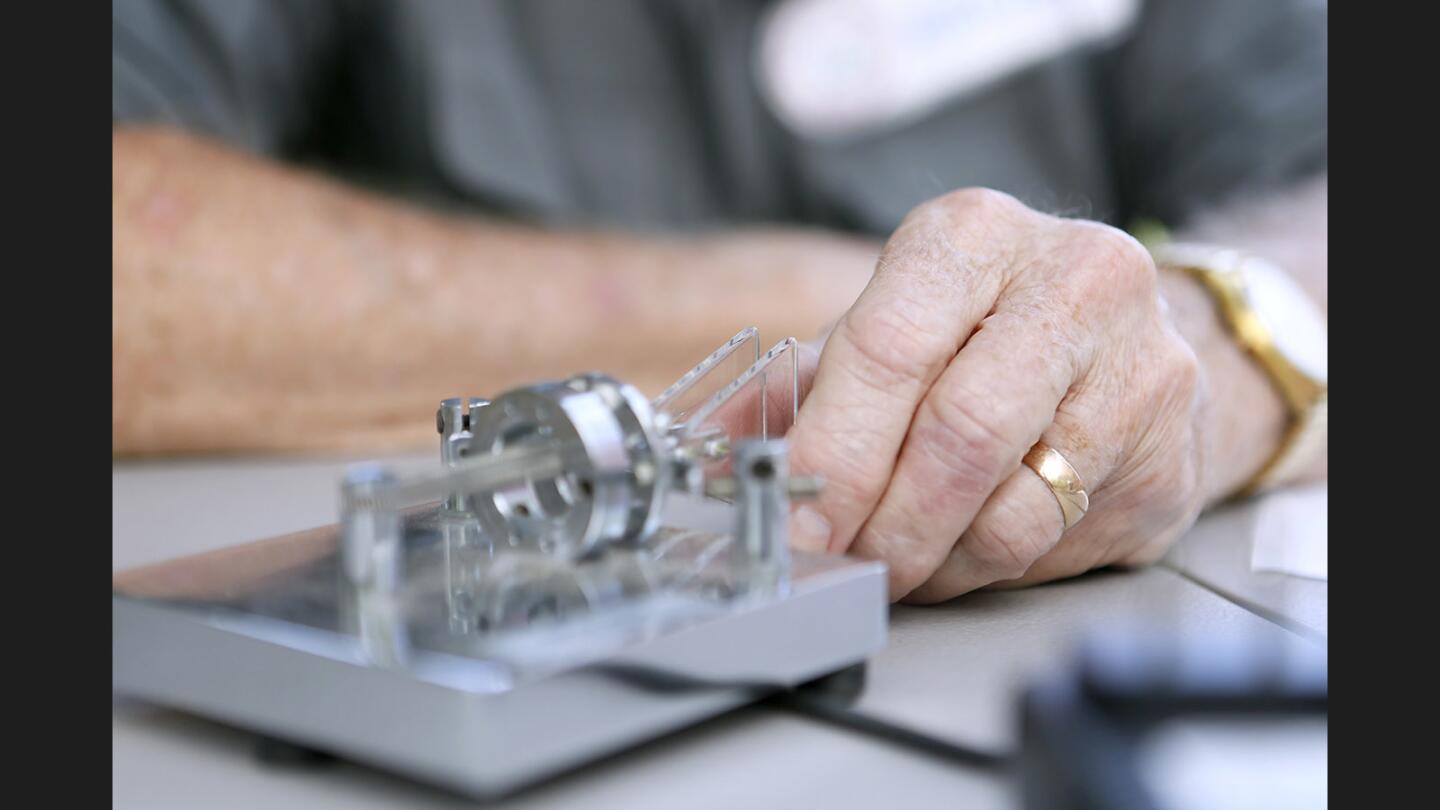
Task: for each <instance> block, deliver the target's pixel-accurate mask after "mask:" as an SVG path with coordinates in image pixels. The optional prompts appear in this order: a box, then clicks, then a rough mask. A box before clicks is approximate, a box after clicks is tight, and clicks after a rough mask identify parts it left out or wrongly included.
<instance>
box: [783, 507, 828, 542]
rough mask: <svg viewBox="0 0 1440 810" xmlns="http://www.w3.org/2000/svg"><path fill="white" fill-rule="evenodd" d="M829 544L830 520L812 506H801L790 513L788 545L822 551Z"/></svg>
mask: <svg viewBox="0 0 1440 810" xmlns="http://www.w3.org/2000/svg"><path fill="white" fill-rule="evenodd" d="M829 545H830V521H828V520H826V519H825V516H824V515H822V514H820V510H818V509H816V508H815V507H813V506H808V505H807V506H801V507H799V508H798V509H796V510H795V511H794V512H793V513H791V515H790V547H791V548H796V549H799V550H801V551H824V550H825V549H826V547H828V546H829Z"/></svg>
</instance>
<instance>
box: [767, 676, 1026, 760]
mask: <svg viewBox="0 0 1440 810" xmlns="http://www.w3.org/2000/svg"><path fill="white" fill-rule="evenodd" d="M764 702H765V703H768V704H771V705H773V706H778V707H780V708H783V709H787V710H789V711H792V712H794V713H796V714H800V715H803V716H805V717H810V718H812V719H816V720H820V721H823V722H826V723H830V724H831V725H834V726H838V727H840V728H846V729H849V730H851V731H857V732H860V733H861V734H868V735H870V736H872V737H878V738H880V739H883V740H887V741H889V742H892V743H895V744H897V745H903V746H905V747H906V748H910V749H912V750H915V751H919V752H921V753H924V754H929V755H930V756H935V757H939V758H941V759H944V760H946V761H948V762H951V763H958V764H961V765H965V766H967V767H971V768H979V769H983V770H997V771H998V770H1005V769H1007V768H1009V767H1010V765H1011V763H1012V761H1013V759H1014V755H1013V754H1009V753H999V752H994V751H984V750H981V749H978V748H971V747H969V746H966V745H962V744H960V743H956V742H951V741H949V740H942V739H940V738H939V737H932V736H931V735H929V734H924V733H922V732H919V731H916V730H915V729H913V728H909V727H906V726H902V725H899V724H898V723H892V722H890V721H888V720H881V719H880V718H878V717H875V716H874V715H871V714H866V713H865V712H860V711H856V710H854V709H852V708H850V707H849V706H843V705H841V704H839V703H836V702H835V701H833V700H827V699H825V698H822V697H816V696H813V695H808V694H805V693H804V692H796V691H786V692H777V693H776V694H774V695H771V696H770V697H769V698H767V699H766V700H765V701H764Z"/></svg>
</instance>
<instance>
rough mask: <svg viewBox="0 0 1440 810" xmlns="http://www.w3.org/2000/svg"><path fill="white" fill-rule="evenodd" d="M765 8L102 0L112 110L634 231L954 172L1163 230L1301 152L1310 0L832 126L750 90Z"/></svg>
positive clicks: (797, 215) (394, 182) (739, 0)
mask: <svg viewBox="0 0 1440 810" xmlns="http://www.w3.org/2000/svg"><path fill="white" fill-rule="evenodd" d="M771 5H772V4H771V3H767V2H755V1H752V0H673V1H671V2H667V1H666V0H590V1H588V2H587V1H585V0H570V1H568V2H567V0H515V1H514V2H503V1H500V2H464V1H463V0H428V1H427V2H405V3H382V2H364V1H363V0H356V1H355V2H343V1H341V2H329V1H325V0H310V1H309V2H298V1H296V0H194V1H193V2H159V1H158V0H156V1H154V2H151V1H147V0H116V2H115V3H114V5H113V8H114V17H113V23H114V24H113V96H112V98H113V117H114V119H115V121H117V122H122V121H125V122H139V121H145V122H164V123H170V124H174V125H179V126H183V127H187V128H190V129H193V130H196V131H200V132H203V133H207V134H209V135H211V136H214V137H217V138H220V139H222V140H225V141H227V142H230V143H233V144H235V145H237V146H240V147H243V148H246V149H249V150H252V151H256V152H261V153H265V154H270V155H274V156H276V157H280V158H285V159H290V160H297V161H305V162H310V163H317V164H320V165H323V166H325V167H327V168H328V169H331V170H333V171H336V172H339V173H341V174H342V175H345V176H347V177H350V178H352V179H355V180H358V181H361V182H364V183H367V184H369V185H373V186H377V187H380V188H382V189H386V190H389V191H392V192H396V193H402V194H406V195H412V196H416V197H420V198H424V199H429V200H432V201H443V202H446V203H448V204H454V205H459V206H462V207H473V208H476V209H481V210H484V211H489V212H493V213H497V214H502V215H505V216H510V217H515V218H520V219H527V220H532V221H537V222H543V223H547V224H588V225H596V224H599V225H607V224H608V225H619V226H626V227H633V228H652V229H661V228H665V229H673V228H688V229H693V228H705V227H721V226H726V225H734V224H742V223H755V222H768V223H801V224H813V225H821V226H828V227H836V228H843V229H850V230H856V231H861V232H869V233H876V234H884V233H888V232H889V231H890V230H891V229H893V228H894V226H895V225H896V224H897V223H898V222H899V220H900V218H901V217H903V216H904V214H905V213H906V211H908V210H909V209H910V208H911V207H913V206H914V205H916V204H917V203H919V202H922V201H924V200H926V199H928V198H931V197H934V196H937V195H939V194H941V193H943V192H945V191H947V190H950V189H954V188H960V187H964V186H990V187H993V188H998V189H1002V190H1005V191H1008V192H1010V193H1012V194H1015V195H1016V196H1018V197H1020V198H1021V199H1022V200H1024V201H1026V202H1027V203H1029V204H1030V205H1032V206H1034V207H1037V208H1041V209H1044V210H1049V211H1052V212H1057V213H1065V214H1072V215H1077V216H1086V217H1090V218H1095V219H1100V220H1104V221H1108V222H1112V223H1114V224H1118V225H1122V226H1123V225H1127V224H1130V223H1132V222H1133V221H1134V220H1135V219H1136V218H1138V217H1153V218H1157V219H1160V220H1161V221H1164V222H1166V223H1167V224H1171V225H1176V224H1180V223H1182V222H1183V221H1184V219H1185V218H1186V217H1187V216H1189V215H1190V214H1192V213H1193V212H1195V211H1196V210H1197V209H1199V208H1202V207H1205V206H1208V205H1213V204H1215V203H1217V202H1219V201H1221V200H1223V199H1224V198H1226V197H1228V196H1230V195H1232V194H1235V193H1236V192H1239V191H1242V190H1263V189H1266V188H1269V187H1272V186H1276V185H1279V184H1282V183H1286V182H1289V181H1293V180H1297V179H1300V178H1301V177H1303V176H1305V175H1307V174H1310V173H1314V172H1317V171H1321V170H1323V169H1324V167H1325V162H1326V142H1327V141H1326V115H1327V104H1326V33H1327V9H1326V7H1325V5H1324V4H1323V3H1321V2H1309V1H1307V0H1193V1H1192V2H1184V1H1183V0H1150V2H1146V3H1144V4H1143V6H1142V8H1141V9H1140V11H1139V13H1138V16H1136V17H1135V18H1134V19H1133V21H1132V22H1131V23H1130V24H1129V25H1128V26H1127V27H1125V29H1124V30H1123V31H1120V32H1117V33H1115V34H1114V35H1112V36H1108V37H1105V38H1102V39H1100V40H1096V41H1087V42H1077V43H1075V44H1074V45H1073V46H1070V47H1062V48H1059V49H1058V50H1056V52H1054V53H1050V54H1048V55H1046V56H1045V57H1044V58H1041V59H1038V60H1035V61H1032V62H1030V63H1025V64H1018V65H1016V66H1014V68H1013V69H1011V70H1008V71H1006V72H1005V73H1004V74H1003V75H999V76H997V77H995V78H993V80H990V81H987V82H984V83H982V84H980V85H979V86H976V87H971V88H968V89H966V90H965V91H964V92H957V93H955V94H953V95H952V96H949V97H944V98H942V99H941V100H940V101H938V102H937V103H935V104H934V105H932V106H931V107H929V108H927V109H926V110H925V111H924V112H923V114H920V115H918V116H912V117H909V118H905V119H904V120H897V121H895V122H893V123H891V124H888V125H884V126H879V127H872V128H870V129H867V130H865V131H863V132H859V133H853V134H849V135H847V136H845V137H839V138H834V137H816V136H814V135H811V134H805V133H804V132H801V131H797V130H796V129H795V128H794V127H792V126H787V124H786V123H784V121H783V120H782V119H783V118H784V116H777V114H776V110H775V108H774V104H773V99H772V98H771V96H770V95H768V94H767V93H765V92H762V89H761V86H760V82H759V80H758V79H757V70H756V67H755V65H756V50H757V40H758V33H757V32H759V31H760V30H761V25H762V22H763V21H764V20H765V19H766V17H765V13H766V11H767V7H768V6H771ZM971 5H972V6H973V5H975V4H973V3H972V4H971Z"/></svg>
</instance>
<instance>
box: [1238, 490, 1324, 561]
mask: <svg viewBox="0 0 1440 810" xmlns="http://www.w3.org/2000/svg"><path fill="white" fill-rule="evenodd" d="M1329 491H1330V488H1329V486H1328V485H1326V484H1323V483H1322V484H1312V485H1310V486H1305V487H1298V488H1295V489H1287V490H1282V491H1280V492H1275V493H1271V494H1270V495H1266V496H1265V498H1264V499H1263V500H1262V501H1261V502H1260V504H1259V514H1258V515H1257V516H1256V519H1255V544H1254V547H1253V548H1252V550H1251V553H1250V568H1251V570H1253V571H1276V572H1279V573H1282V574H1290V575H1292V576H1297V577H1308V578H1310V579H1318V580H1323V581H1328V580H1329V578H1330V574H1329V572H1330V565H1329V559H1330V554H1329V546H1330V525H1329V497H1328V495H1329Z"/></svg>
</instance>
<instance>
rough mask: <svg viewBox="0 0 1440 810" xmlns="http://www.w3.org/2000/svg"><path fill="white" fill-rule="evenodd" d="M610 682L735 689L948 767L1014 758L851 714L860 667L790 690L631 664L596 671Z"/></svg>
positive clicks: (1003, 763) (1000, 764)
mask: <svg viewBox="0 0 1440 810" xmlns="http://www.w3.org/2000/svg"><path fill="white" fill-rule="evenodd" d="M600 669H602V670H603V671H605V672H606V673H607V674H609V675H611V676H612V677H617V678H619V679H621V680H623V681H625V682H626V683H629V684H631V685H633V686H639V687H641V688H643V689H646V690H649V691H660V692H685V691H693V690H712V689H737V690H745V691H749V692H751V693H752V694H753V695H754V696H755V698H756V699H757V700H759V702H760V703H762V704H767V705H771V706H775V707H777V708H780V709H784V710H787V711H790V712H792V713H794V714H798V715H800V716H803V717H808V718H810V719H813V720H820V721H822V722H825V723H829V724H831V725H833V726H837V727H839V728H844V729H848V730H850V731H855V732H858V733H861V734H866V735H869V736H871V737H876V738H879V739H882V740H886V741H888V742H891V743H894V744H896V745H901V746H904V747H906V748H909V749H911V750H914V751H919V752H921V753H924V754H928V755H930V756H933V757H938V758H940V759H943V760H945V761H947V762H949V763H952V764H959V765H964V766H966V767H969V768H976V769H981V770H991V771H1003V770H1005V769H1007V768H1009V767H1010V765H1011V764H1012V762H1013V761H1014V758H1015V757H1014V754H1011V753H1008V752H1007V753H1000V752H995V751H985V750H982V749H979V748H971V747H969V746H966V745H963V744H961V743H956V742H951V741H949V740H944V739H941V738H939V737H933V736H931V735H929V734H925V733H923V732H920V731H916V730H915V729H913V728H909V727H907V726H903V725H900V724H898V723H892V722H890V721H888V720H882V719H880V718H878V717H875V716H874V715H871V714H866V713H865V712H861V711H856V710H855V709H853V708H851V707H850V706H849V705H848V704H849V702H850V701H852V700H854V699H855V698H856V697H858V696H859V692H860V690H861V689H863V687H864V673H865V669H864V665H863V664H862V665H859V666H857V667H851V668H849V669H846V670H841V671H840V672H838V673H834V674H832V675H831V676H828V677H825V678H820V679H817V680H816V681H812V682H810V683H808V684H802V685H801V686H799V687H796V688H790V687H786V686H782V685H778V684H773V683H764V682H742V681H717V680H711V679H708V678H701V677H695V676H692V675H684V674H680V673H675V672H666V671H663V670H657V669H655V668H653V667H640V666H633V665H615V664H611V665H606V666H603V667H600Z"/></svg>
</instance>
